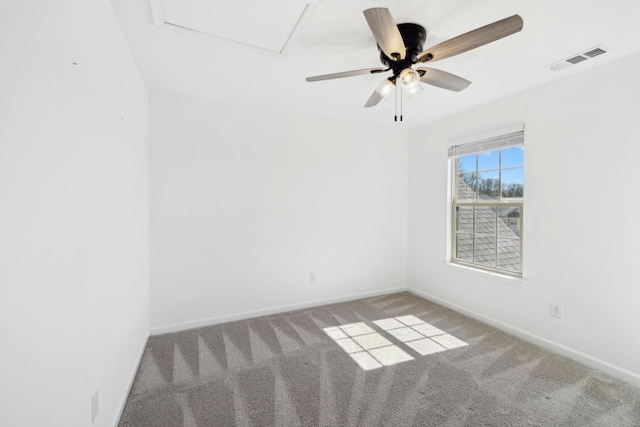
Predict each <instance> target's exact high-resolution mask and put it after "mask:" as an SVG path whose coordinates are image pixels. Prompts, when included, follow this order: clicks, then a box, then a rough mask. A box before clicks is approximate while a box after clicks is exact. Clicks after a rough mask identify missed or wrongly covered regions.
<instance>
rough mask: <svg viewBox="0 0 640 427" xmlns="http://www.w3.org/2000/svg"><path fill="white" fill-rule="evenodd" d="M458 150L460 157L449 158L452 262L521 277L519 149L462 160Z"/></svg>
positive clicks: (521, 177) (521, 156)
mask: <svg viewBox="0 0 640 427" xmlns="http://www.w3.org/2000/svg"><path fill="white" fill-rule="evenodd" d="M521 138H522V135H520V142H521ZM459 147H462V148H463V149H462V150H461V151H463V152H465V155H461V156H459V157H455V156H453V191H452V194H453V200H452V245H451V246H452V253H451V261H452V262H456V263H460V264H468V265H472V266H475V267H478V268H481V269H486V270H491V271H498V272H503V273H507V274H511V275H516V276H520V275H521V272H522V213H523V200H524V148H523V146H522V145H521V144H519V145H518V146H507V147H505V148H499V149H495V150H489V151H486V150H485V151H480V150H478V151H479V152H476V153H472V154H467V153H469V152H470V150H469V148H467V149H466V151H465V148H464V146H459ZM459 147H453V151H454V152H455V149H456V148H459ZM503 147H504V146H503Z"/></svg>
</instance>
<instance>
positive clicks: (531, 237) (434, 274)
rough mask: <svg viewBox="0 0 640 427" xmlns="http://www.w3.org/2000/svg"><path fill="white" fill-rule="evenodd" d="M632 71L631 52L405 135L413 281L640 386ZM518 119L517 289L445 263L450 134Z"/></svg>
mask: <svg viewBox="0 0 640 427" xmlns="http://www.w3.org/2000/svg"><path fill="white" fill-rule="evenodd" d="M639 73H640V55H638V54H636V55H633V56H629V57H626V58H623V59H621V60H617V61H615V62H612V63H609V64H606V65H603V66H601V67H598V68H594V69H591V70H588V71H585V72H583V73H580V74H577V75H575V76H572V77H570V78H567V79H562V80H560V81H557V82H555V83H553V84H549V85H546V86H543V87H540V88H537V89H534V90H531V91H529V92H526V93H523V94H520V95H517V96H513V97H511V98H508V99H505V100H502V101H499V102H495V103H492V104H490V105H487V106H484V107H481V108H479V109H476V110H473V111H470V112H467V113H465V114H461V115H459V116H457V117H453V118H451V119H447V120H444V121H441V122H438V123H436V124H434V125H431V126H427V127H425V128H422V129H418V130H416V131H414V132H412V133H411V134H410V136H409V141H410V142H409V211H408V229H409V233H408V235H409V240H408V284H409V287H410V288H412V289H415V290H417V291H419V292H422V293H423V294H425V295H428V296H430V297H433V298H434V299H435V300H437V301H441V302H446V303H449V304H453V305H456V306H457V308H458V309H463V310H467V311H468V312H471V313H474V315H476V316H477V317H479V318H484V319H485V320H486V319H492V320H493V321H495V322H496V324H497V322H501V324H502V326H503V327H509V328H514V329H512V332H514V331H515V332H518V331H519V332H520V333H521V335H524V336H528V338H529V339H538V338H539V342H543V343H544V341H545V340H546V341H549V342H551V343H555V344H558V345H559V346H556V347H555V349H556V350H563V349H562V346H564V347H566V349H564V350H563V351H565V352H567V353H569V354H572V356H573V357H577V358H582V360H583V361H586V362H588V363H591V364H592V365H597V366H599V367H601V368H606V369H608V370H610V371H615V372H616V373H617V374H619V375H620V376H623V377H626V378H627V379H630V380H632V381H636V382H640V381H639V380H640V357H639V355H640V341H638V340H637V339H636V336H637V328H638V325H640V310H639V306H640V305H639V304H640V286H639V282H638V260H640V221H638V217H639V216H638V209H639V208H640V185H639V183H640V167H638V165H639V163H638V159H639V158H640V142H639V141H640V126H638V118H639V117H640V85H638V84H637V76H638V74H639ZM517 123H524V124H525V200H526V202H525V208H524V209H525V210H524V218H523V219H524V238H525V240H524V250H523V253H524V267H523V269H524V276H525V278H526V279H528V281H526V282H525V283H519V284H520V285H521V286H517V285H514V284H512V283H510V282H509V281H504V280H498V279H495V278H493V277H491V276H490V275H487V274H483V273H473V272H471V271H468V270H465V269H461V268H455V267H452V266H450V265H448V264H446V263H445V262H444V260H445V256H446V251H445V245H446V242H447V236H448V234H447V233H448V231H447V228H446V226H445V224H446V221H447V215H448V214H449V212H448V207H447V193H446V188H447V179H448V177H447V160H446V157H447V153H446V150H447V143H448V141H449V140H452V139H456V138H460V137H465V136H468V135H473V134H479V133H482V132H485V131H490V130H492V129H500V128H504V127H506V126H509V125H512V124H517ZM516 283H518V282H516ZM551 302H557V303H561V304H562V305H563V312H564V317H563V318H562V319H557V318H554V317H551V316H550V306H549V305H550V303H551ZM536 337H538V338H536ZM547 344H549V343H547ZM608 365H611V366H608Z"/></svg>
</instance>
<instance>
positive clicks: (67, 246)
mask: <svg viewBox="0 0 640 427" xmlns="http://www.w3.org/2000/svg"><path fill="white" fill-rule="evenodd" d="M0 58H2V59H1V60H0V94H1V96H0V425H2V426H12V427H16V426H65V427H68V426H87V425H95V426H113V425H114V424H115V422H116V420H117V417H118V416H119V411H120V408H121V405H122V403H123V401H124V398H125V394H126V393H127V391H128V386H129V384H130V381H131V379H132V377H133V374H134V372H135V368H136V367H137V363H138V360H139V356H140V354H141V351H142V349H143V346H144V344H145V341H146V337H147V335H148V96H147V92H146V88H145V86H144V84H143V82H142V80H141V78H140V76H139V74H138V72H137V69H136V67H135V64H134V62H133V59H132V57H131V55H130V52H129V49H128V47H127V45H126V43H125V40H124V37H123V36H122V33H121V30H120V28H119V26H118V23H117V21H116V18H115V16H114V13H113V10H112V8H111V5H110V4H109V2H108V1H84V0H67V1H59V2H43V1H5V2H2V3H1V4H0ZM73 62H76V63H77V65H76V66H75V67H74V66H73V65H72V63H73ZM96 389H99V390H100V412H99V415H98V418H97V419H96V421H95V423H94V424H91V396H92V394H93V393H94V391H95V390H96Z"/></svg>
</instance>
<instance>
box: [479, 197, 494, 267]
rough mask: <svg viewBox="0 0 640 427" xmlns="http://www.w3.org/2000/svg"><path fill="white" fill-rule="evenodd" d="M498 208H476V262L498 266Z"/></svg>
mask: <svg viewBox="0 0 640 427" xmlns="http://www.w3.org/2000/svg"><path fill="white" fill-rule="evenodd" d="M496 210H497V208H491V207H485V206H481V207H476V208H475V240H474V262H475V263H477V264H482V265H487V266H491V267H495V266H496V237H497V236H496V226H497V214H496Z"/></svg>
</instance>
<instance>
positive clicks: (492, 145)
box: [448, 125, 524, 278]
mask: <svg viewBox="0 0 640 427" xmlns="http://www.w3.org/2000/svg"><path fill="white" fill-rule="evenodd" d="M518 146H524V126H523V125H519V126H517V127H515V128H510V129H506V130H501V131H497V132H494V133H492V134H490V135H485V136H484V137H476V138H475V139H471V140H469V139H467V140H465V141H464V142H462V141H458V142H457V143H456V144H455V145H452V146H451V147H450V148H449V161H450V162H451V165H450V166H451V167H450V180H451V181H450V182H451V193H450V194H451V198H450V200H449V202H450V203H449V204H450V221H449V224H450V233H451V234H450V244H449V253H448V259H449V260H450V262H451V263H453V264H459V265H462V266H467V267H472V268H474V269H478V270H484V271H489V272H493V273H499V274H505V275H509V276H514V277H520V278H522V264H523V262H522V260H523V250H522V249H523V240H524V196H523V197H522V198H518V199H511V198H509V199H502V197H501V196H500V197H499V198H498V200H490V201H486V200H480V199H477V200H475V201H469V200H464V201H463V200H459V199H458V194H457V193H458V181H457V180H458V157H463V156H467V155H470V154H479V153H483V152H489V151H498V150H503V149H506V148H512V147H518ZM498 168H499V170H500V171H501V170H503V169H502V164H501V162H500V164H499V165H498ZM522 168H523V170H524V164H523V165H522ZM504 170H508V168H506V169H504ZM476 172H477V166H476ZM499 188H500V190H499V192H501V188H502V183H501V182H499ZM508 206H514V207H517V208H518V209H519V210H520V217H519V220H520V234H519V236H518V237H519V239H518V240H519V260H518V261H519V266H518V271H513V270H507V269H502V268H498V267H497V266H496V267H491V266H487V265H484V264H480V263H476V262H475V259H474V260H473V261H466V260H462V259H457V258H456V254H457V242H458V239H457V234H458V232H457V230H456V225H457V222H456V210H457V208H458V207H486V208H492V207H493V208H496V209H498V208H504V207H508ZM497 221H500V219H499V217H497V216H496V228H497V227H498V223H497ZM472 236H473V245H474V247H473V250H472V253H473V254H474V255H473V256H474V258H475V240H476V239H475V237H476V232H475V216H474V229H473V232H472ZM497 236H498V233H497V230H496V239H497ZM498 249H499V248H498V244H497V241H496V265H497V260H498Z"/></svg>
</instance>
